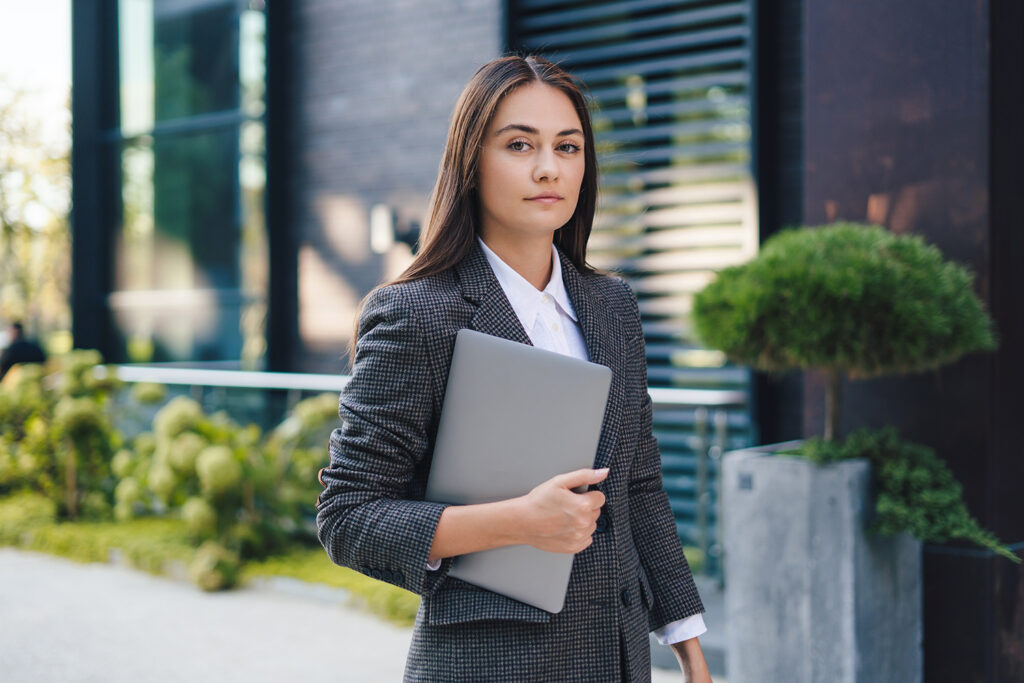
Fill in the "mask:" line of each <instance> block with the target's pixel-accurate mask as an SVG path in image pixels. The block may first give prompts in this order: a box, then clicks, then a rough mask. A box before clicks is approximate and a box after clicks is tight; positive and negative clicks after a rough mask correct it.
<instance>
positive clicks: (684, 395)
mask: <svg viewBox="0 0 1024 683" xmlns="http://www.w3.org/2000/svg"><path fill="white" fill-rule="evenodd" d="M106 367H109V368H112V369H113V370H114V373H115V375H116V376H117V378H118V379H119V380H121V381H122V382H129V383H131V382H156V383H159V384H178V385H186V386H207V387H227V388H238V389H285V390H292V391H341V390H342V389H344V388H345V385H346V384H348V380H349V376H348V375H322V374H313V373H300V372H255V371H247V370H206V369H198V368H179V367H159V366H153V365H110V366H102V365H101V366H97V368H96V373H97V376H100V377H102V376H105V373H106V369H105V368H106ZM647 391H648V393H650V395H651V402H652V403H653V404H654V405H655V406H656V407H658V408H682V407H699V406H705V407H728V406H742V405H745V404H746V403H747V394H746V392H743V391H736V390H721V389H674V388H667V387H649V388H648V390H647Z"/></svg>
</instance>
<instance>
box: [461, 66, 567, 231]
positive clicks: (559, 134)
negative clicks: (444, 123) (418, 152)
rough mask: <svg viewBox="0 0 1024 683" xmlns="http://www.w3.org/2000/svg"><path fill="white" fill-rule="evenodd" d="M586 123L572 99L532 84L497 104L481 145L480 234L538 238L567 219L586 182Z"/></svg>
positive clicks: (515, 91)
mask: <svg viewBox="0 0 1024 683" xmlns="http://www.w3.org/2000/svg"><path fill="white" fill-rule="evenodd" d="M582 128H583V126H582V125H581V124H580V118H579V116H578V115H577V114H576V109H575V108H574V107H573V105H572V101H571V100H570V99H569V97H568V96H567V95H566V94H565V93H563V92H562V91H561V90H558V89H557V88H553V87H551V86H550V85H547V84H544V83H540V82H536V81H535V82H532V83H528V84H526V85H523V86H520V87H518V88H516V89H515V90H513V91H512V92H511V93H509V94H508V95H506V96H505V98H504V99H503V100H502V101H501V103H500V104H499V105H498V110H497V112H495V114H494V118H493V119H492V120H491V123H490V125H489V126H488V127H487V131H486V132H485V133H484V141H483V148H482V149H481V150H480V164H479V176H478V178H477V186H478V196H479V198H480V219H481V232H482V234H483V236H484V237H485V238H486V237H495V238H497V239H509V238H513V239H515V238H527V239H528V238H531V237H533V238H536V237H537V236H539V235H545V234H546V235H547V236H548V237H549V238H550V236H551V234H552V233H553V232H554V231H555V230H557V229H558V228H560V227H562V226H563V225H565V223H566V221H568V220H569V218H570V217H571V216H572V214H573V212H574V211H575V210H576V203H577V201H578V200H579V196H580V185H581V184H582V183H583V172H584V156H583V131H582Z"/></svg>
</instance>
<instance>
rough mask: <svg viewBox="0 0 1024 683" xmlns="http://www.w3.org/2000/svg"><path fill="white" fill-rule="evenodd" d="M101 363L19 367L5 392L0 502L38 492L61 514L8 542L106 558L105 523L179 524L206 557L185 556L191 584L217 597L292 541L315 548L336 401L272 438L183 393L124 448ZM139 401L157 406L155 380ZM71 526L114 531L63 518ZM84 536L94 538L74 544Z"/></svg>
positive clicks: (82, 358) (304, 412)
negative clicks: (248, 567)
mask: <svg viewBox="0 0 1024 683" xmlns="http://www.w3.org/2000/svg"><path fill="white" fill-rule="evenodd" d="M101 360H102V359H101V358H100V356H99V355H98V354H96V353H95V352H89V351H76V352H73V353H72V354H68V355H67V356H65V357H63V358H60V359H55V360H54V361H53V363H51V364H50V365H49V366H47V367H46V368H42V367H40V368H38V369H36V368H32V367H31V366H25V367H24V368H18V372H17V373H15V375H14V377H12V378H11V379H10V381H5V382H4V385H3V387H0V417H2V418H3V420H2V421H0V501H2V500H4V498H5V497H6V496H9V495H10V494H13V493H15V492H17V491H23V490H24V491H29V492H35V493H34V494H33V495H34V497H33V498H27V499H26V500H36V501H39V500H42V501H49V505H50V508H47V509H52V510H53V513H52V514H50V515H49V516H46V515H41V514H40V515H35V516H33V515H29V516H28V517H27V519H28V520H29V521H19V522H18V524H17V525H15V524H14V523H13V522H11V523H9V524H6V526H4V529H6V530H7V531H0V534H7V535H4V536H2V539H0V540H2V541H3V542H5V543H14V542H17V538H18V537H20V536H21V535H24V532H25V530H26V529H29V528H31V529H33V531H32V533H31V534H30V535H31V538H32V541H31V543H32V545H31V546H30V547H36V548H38V549H46V550H50V551H53V552H58V553H60V554H65V555H68V556H71V557H76V558H78V559H93V560H105V559H106V553H107V550H106V549H105V548H108V545H107V544H106V540H105V538H104V539H99V540H97V538H96V534H97V533H100V532H99V531H97V529H98V528H101V529H102V530H103V531H102V533H103V534H108V533H112V532H111V529H113V528H124V529H132V528H136V527H135V525H138V524H146V523H149V522H154V521H158V520H156V519H154V517H158V518H165V519H164V520H160V521H171V522H173V523H174V525H175V526H174V529H175V534H176V536H175V538H176V539H177V541H176V542H181V543H183V544H184V545H186V546H188V547H190V548H192V549H193V551H194V548H195V547H196V546H200V547H203V548H205V550H204V551H203V552H202V553H200V554H197V555H196V557H194V558H193V557H192V555H193V551H190V552H189V553H188V554H187V561H189V562H190V569H191V576H192V577H193V579H194V580H195V581H196V582H197V583H199V584H200V585H201V586H202V587H204V588H206V589H209V590H213V589H218V588H224V587H230V586H231V585H233V584H234V583H235V581H236V580H237V572H238V568H239V566H240V565H241V563H242V562H247V561H251V560H253V559H258V558H263V557H267V556H269V555H271V554H273V553H277V552H281V551H282V550H283V549H285V548H287V547H289V546H290V545H291V544H293V543H294V542H295V541H296V540H298V541H304V542H307V541H311V540H312V541H314V542H315V540H316V527H315V520H314V515H315V510H314V507H313V501H314V500H315V499H316V496H317V494H318V493H319V491H320V487H319V484H318V482H317V478H316V472H317V470H318V469H319V468H320V467H321V466H322V464H323V460H324V459H325V454H324V445H325V444H326V442H327V438H328V435H329V433H330V430H331V429H333V428H334V426H335V425H336V422H337V396H336V395H333V394H324V395H322V396H317V397H315V398H311V399H308V400H306V401H302V402H301V403H299V404H298V405H296V406H295V408H294V410H293V411H292V413H291V415H290V416H289V417H288V418H287V419H285V420H284V422H283V423H282V424H281V425H280V426H279V427H278V428H277V429H275V430H274V431H273V432H272V433H270V434H268V435H266V437H264V435H263V434H262V433H261V430H260V429H259V428H258V427H256V426H255V425H248V426H241V425H238V424H236V423H234V422H233V421H232V420H231V419H230V418H229V417H228V416H227V415H226V414H225V413H215V414H212V415H208V414H206V413H205V412H204V411H203V409H202V407H201V406H200V405H199V404H198V403H197V402H196V401H194V400H192V399H190V398H188V397H184V396H179V397H177V398H173V399H171V400H170V401H169V402H168V403H167V404H166V405H164V406H163V407H162V408H161V409H160V410H158V411H157V412H156V414H155V416H154V417H153V420H152V430H153V431H152V432H142V433H140V434H137V435H136V436H135V437H134V438H133V439H131V440H130V441H129V442H128V443H125V439H124V437H123V436H122V435H121V434H120V433H119V432H118V431H117V430H116V429H115V428H114V427H113V426H112V424H113V423H112V421H111V419H110V411H111V410H113V407H114V406H115V404H117V406H118V410H119V411H123V410H131V406H130V405H129V406H125V405H124V402H123V401H120V400H118V401H115V400H114V399H115V393H116V392H118V391H120V389H121V385H120V384H119V383H118V382H117V381H115V380H112V379H109V377H112V375H113V373H102V372H100V373H97V372H96V369H97V364H98V363H99V362H101ZM131 393H132V396H133V398H134V399H136V400H151V399H155V398H156V397H158V396H163V395H164V393H165V392H164V390H163V388H162V387H159V386H157V385H150V386H147V387H145V389H144V390H133V391H132V392H131ZM70 476H73V477H74V481H75V482H76V483H75V485H74V487H72V488H73V490H74V491H75V493H74V496H73V500H74V507H73V508H72V506H71V504H70V500H71V499H69V497H68V496H67V491H68V489H69V487H68V477H70ZM17 500H21V499H20V498H18V499H17ZM36 508H38V506H36ZM73 513H77V514H73ZM15 517H17V518H18V519H19V520H20V519H22V515H20V513H19V514H18V515H15ZM73 517H74V518H77V519H85V520H97V521H104V522H106V521H107V520H111V519H114V520H116V523H110V524H109V525H108V526H106V527H96V526H90V525H88V524H73V525H71V524H69V525H61V524H57V523H54V520H57V521H59V520H62V519H70V518H73ZM40 520H43V521H45V522H46V523H41V522H40ZM0 524H3V522H0ZM40 524H41V525H40ZM76 530H80V531H82V533H83V534H85V535H86V536H87V537H88V540H87V541H83V542H81V543H79V541H78V540H77V538H76V533H77V531H76ZM125 540H126V539H122V538H117V539H116V542H118V543H120V542H122V541H125ZM112 542H113V541H112ZM89 544H94V547H91V546H90V545H89ZM133 547H134V546H133ZM122 550H123V549H122Z"/></svg>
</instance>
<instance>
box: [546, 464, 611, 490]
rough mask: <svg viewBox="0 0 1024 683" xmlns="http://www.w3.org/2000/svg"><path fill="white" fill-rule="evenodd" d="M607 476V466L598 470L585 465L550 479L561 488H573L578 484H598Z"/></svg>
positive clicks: (584, 485)
mask: <svg viewBox="0 0 1024 683" xmlns="http://www.w3.org/2000/svg"><path fill="white" fill-rule="evenodd" d="M607 476H608V468H607V467H602V468H600V469H596V470H595V469H593V468H591V467H585V468H583V469H581V470H573V471H572V472H566V473H564V474H556V475H555V476H553V477H551V479H549V480H548V481H549V482H551V483H552V484H554V485H556V486H559V487H561V488H565V489H573V488H576V487H578V486H583V487H586V486H590V485H591V484H597V483H598V482H602V481H604V479H605V477H607Z"/></svg>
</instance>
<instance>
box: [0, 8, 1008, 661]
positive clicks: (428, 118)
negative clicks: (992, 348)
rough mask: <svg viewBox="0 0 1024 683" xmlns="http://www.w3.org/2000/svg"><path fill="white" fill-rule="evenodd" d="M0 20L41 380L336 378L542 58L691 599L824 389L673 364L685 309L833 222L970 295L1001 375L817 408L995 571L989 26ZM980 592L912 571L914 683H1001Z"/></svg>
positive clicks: (1000, 16) (51, 15)
mask: <svg viewBox="0 0 1024 683" xmlns="http://www.w3.org/2000/svg"><path fill="white" fill-rule="evenodd" d="M0 17H2V21H0V217H2V233H0V244H2V253H0V322H9V321H14V320H20V321H23V322H24V324H25V328H26V332H27V336H29V337H32V338H35V339H38V340H39V341H40V343H41V345H42V346H43V347H44V348H45V349H46V350H47V351H48V352H49V353H50V354H60V353H63V352H66V351H69V350H70V349H72V348H88V349H96V350H98V351H99V352H100V353H101V354H102V355H103V357H104V358H105V359H106V361H107V362H110V363H116V364H119V365H121V366H123V367H133V366H144V367H147V368H176V369H187V370H245V371H254V372H263V373H266V372H286V373H316V374H326V375H335V376H338V375H342V374H344V372H345V371H346V369H347V356H346V353H347V351H346V349H347V345H348V343H349V341H350V335H351V334H352V330H353V323H354V316H355V313H356V309H357V306H358V304H359V302H360V300H361V299H362V297H363V296H364V295H365V294H366V293H367V292H368V291H369V290H370V289H371V288H372V287H374V286H375V285H376V284H378V283H380V282H381V281H383V280H386V279H388V278H390V277H393V276H395V275H397V274H398V273H399V272H400V271H401V270H402V269H403V268H404V267H405V265H407V264H408V263H409V261H410V259H411V258H412V254H413V248H414V245H415V240H416V236H417V234H418V230H419V227H420V225H421V224H422V221H423V218H424V213H425V210H426V206H427V201H428V197H429V193H430V190H431V188H432V186H433V182H434V179H435V177H436V173H437V166H438V163H439V160H440V156H441V151H442V146H443V144H444V139H445V135H446V132H447V124H448V118H449V115H450V113H451V110H452V107H453V106H454V104H455V101H456V98H457V97H458V94H459V93H460V91H461V89H462V87H463V86H464V85H465V83H466V81H467V80H468V79H469V78H470V76H472V74H473V73H474V71H475V70H476V68H477V67H478V66H479V65H481V64H482V63H484V62H486V61H488V60H490V59H492V58H494V57H496V56H499V55H501V54H503V53H505V52H507V51H510V50H514V51H521V52H538V53H541V54H543V55H545V56H547V57H548V58H551V59H554V60H558V61H560V62H561V63H562V64H563V65H564V66H566V67H567V68H569V69H570V70H571V71H573V72H574V73H576V74H577V75H579V76H580V77H582V79H583V80H584V81H585V82H586V83H587V84H588V85H589V87H590V90H591V95H592V98H593V117H594V126H595V131H596V136H597V144H598V153H599V159H600V165H601V192H602V194H601V200H600V203H599V214H598V217H597V219H596V223H595V230H594V235H593V238H592V240H591V257H590V259H591V262H592V263H593V264H594V265H596V266H598V267H601V268H608V269H614V270H617V271H618V272H621V273H622V274H623V275H624V276H626V277H627V278H628V279H629V281H630V283H631V284H632V286H633V288H634V289H635V290H636V291H637V293H638V296H639V300H640V307H641V313H642V316H643V323H644V334H645V337H646V341H647V352H648V363H649V376H650V384H651V387H652V389H653V390H655V391H657V390H679V391H683V392H687V391H696V392H701V393H675V394H660V398H659V399H658V400H656V404H657V406H658V409H657V411H656V416H655V420H656V424H655V429H656V434H657V436H658V439H659V443H660V445H661V447H662V454H663V461H664V479H665V485H666V489H667V490H668V491H669V494H670V497H671V499H672V505H673V511H674V512H675V514H676V519H677V528H678V530H679V533H680V537H681V538H682V539H683V541H684V543H685V544H686V545H687V546H688V548H692V549H695V555H694V556H695V557H697V558H698V562H697V564H698V565H699V567H700V569H701V571H702V572H704V573H705V574H706V576H707V577H709V579H710V580H713V581H718V580H719V579H720V572H719V567H718V558H719V555H720V547H719V542H718V538H717V531H716V529H717V524H716V520H717V515H718V510H717V494H716V491H717V485H716V476H717V471H718V461H719V458H720V456H721V454H722V452H724V451H725V450H730V449H735V448H741V447H744V446H748V445H751V444H753V443H770V442H776V441H783V440H787V439H793V438H800V437H804V436H808V435H811V434H814V433H818V432H820V430H821V423H822V421H823V419H824V415H823V411H822V404H823V401H822V396H823V392H824V385H823V383H822V380H821V378H820V377H816V376H814V375H812V374H808V375H802V374H799V373H793V374H790V375H785V376H782V377H768V376H764V375H761V374H759V373H754V372H752V371H750V370H749V369H747V368H744V367H740V366H736V365H733V364H731V363H729V362H728V361H727V360H726V359H725V358H724V357H723V356H722V354H721V353H719V352H717V351H712V350H709V349H705V348H702V347H701V346H700V344H698V343H697V342H696V341H695V338H694V335H693V332H692V328H691V323H690V310H691V305H692V299H693V295H694V293H695V292H697V291H699V290H700V289H701V288H703V287H704V286H705V285H706V284H707V283H708V282H709V281H710V280H711V279H712V278H713V275H714V272H715V271H716V270H717V269H721V268H723V267H725V266H728V265H731V264H736V263H742V262H744V261H747V260H749V259H750V258H752V257H753V256H754V255H756V254H757V252H758V249H759V245H760V244H761V243H763V242H764V240H766V239H768V238H769V237H770V236H772V235H773V234H775V233H777V232H778V231H779V230H781V229H782V228H784V227H786V226H795V225H801V224H820V223H825V222H831V221H836V220H859V221H866V222H872V223H878V224H881V225H884V226H886V227H887V228H889V229H890V230H892V231H894V232H901V233H902V232H909V233H915V234H920V235H922V236H924V237H925V238H926V239H927V240H928V241H929V242H931V243H933V244H936V245H937V246H939V247H940V248H941V249H942V251H943V252H944V253H945V254H946V255H947V256H948V257H950V258H953V259H956V260H958V261H960V262H962V263H964V264H966V265H968V266H969V267H970V268H972V270H973V271H974V272H975V273H976V274H977V281H976V286H977V289H978V294H979V296H981V297H982V299H983V300H984V301H985V302H986V305H987V306H988V307H989V309H990V311H991V312H992V315H993V317H994V318H995V319H996V322H997V327H998V329H999V330H1000V333H1001V348H1000V351H999V352H998V353H996V354H992V355H991V356H985V357H978V356H975V357H972V358H969V359H966V360H964V361H963V362H960V363H957V364H955V365H953V366H952V367H951V368H949V369H947V370H943V371H941V372H935V373H930V374H928V375H919V376H913V377H910V378H903V379H898V380H897V379H886V380H872V381H867V382H859V383H856V384H849V385H848V386H847V387H846V388H845V392H846V397H847V398H846V401H847V405H848V407H849V408H848V413H850V415H851V420H852V419H854V417H855V419H856V421H857V423H866V424H883V423H884V424H896V425H898V426H899V427H900V428H901V430H903V431H904V432H905V433H906V434H907V435H908V436H910V437H912V438H914V439H915V440H917V441H920V442H922V443H926V444H929V445H931V446H932V447H934V448H936V449H937V450H938V452H939V453H940V455H941V456H942V457H943V458H944V459H945V460H946V461H947V462H948V463H949V465H950V467H951V468H952V469H953V471H954V472H955V473H956V475H957V477H958V479H959V480H960V481H961V482H963V483H964V486H965V497H966V499H967V501H968V504H969V506H970V507H971V509H972V510H973V511H975V514H976V515H977V516H978V517H979V518H980V519H981V520H982V521H983V523H985V524H986V525H988V527H989V528H992V529H993V530H994V531H995V532H996V533H997V534H998V535H1000V536H1001V537H1004V538H1007V539H1008V540H1009V541H1010V542H1013V541H1017V540H1020V538H1019V537H1020V535H1021V527H1020V520H1021V519H1024V502H1022V501H1024V498H1022V497H1021V496H1019V493H1018V489H1019V485H1020V481H1021V480H1022V479H1021V478H1020V475H1022V474H1024V471H1022V466H1021V465H1020V460H1021V458H1020V448H1019V445H1017V444H1018V442H1017V440H1016V438H1015V437H1016V434H1017V430H1016V429H1014V427H1015V426H1016V422H1017V421H1018V420H1019V418H1018V417H1016V415H1015V412H1016V410H1017V409H1018V408H1019V406H1020V405H1021V400H1020V397H1019V391H1020V386H1021V382H1024V361H1022V357H1021V355H1020V353H1019V349H1020V348H1021V347H1020V343H1021V342H1024V330H1022V322H1021V315H1020V311H1021V308H1020V302H1021V301H1022V300H1024V299H1022V297H1024V284H1022V276H1021V271H1022V268H1021V259H1022V255H1024V248H1022V245H1021V237H1020V234H1021V231H1020V228H1021V225H1022V224H1024V209H1022V204H1021V200H1020V179H1021V178H1024V129H1022V128H1021V127H1020V121H1021V120H1024V103H1022V97H1024V95H1022V92H1024V87H1022V86H1024V83H1022V81H1021V73H1024V69H1022V67H1024V58H1022V53H1021V46H1020V43H1021V41H1020V37H1021V35H1024V17H1022V13H1021V10H1020V8H1019V7H1018V6H1016V5H1014V4H1013V3H1002V2H1000V1H999V0H979V1H978V2H973V3H967V2H957V1H955V0H943V1H941V2H938V3H936V2H924V1H923V0H912V1H910V2H903V3H898V4H892V3H885V2H881V0H867V1H866V2H859V3H849V2H842V1H840V0H820V1H815V2H810V1H803V0H777V1H776V2H765V1H758V0H597V1H593V2H582V1H576V0H430V1H420V2H416V1H414V0H376V1H373V2H370V1H362V0H345V1H331V0H294V1H292V2H284V0H266V1H265V2H264V1H263V0H246V1H239V0H88V1H87V0H80V1H79V2H74V3H72V2H70V1H69V0H63V1H61V0H36V1H35V2H32V3H24V2H15V1H14V0H0ZM0 341H2V342H4V345H5V344H6V341H7V340H6V339H0ZM192 377H193V378H192V379H189V380H187V381H185V380H182V382H183V384H187V385H188V386H190V387H193V395H197V396H202V397H203V399H204V400H206V401H217V400H219V401H222V402H225V404H226V403H229V402H230V401H229V397H228V394H226V393H225V391H227V390H226V389H224V387H223V386H221V387H220V388H219V389H218V390H217V391H219V392H220V393H216V392H215V393H214V394H213V398H211V397H210V395H207V394H203V393H202V392H203V391H204V389H203V388H202V387H203V386H205V385H204V382H208V381H209V380H207V379H204V377H209V376H206V375H193V376H192ZM296 386H298V389H295V391H299V392H300V393H301V392H306V393H308V390H309V387H305V388H304V386H305V385H296ZM195 387H199V388H200V389H199V394H196V391H195V389H194V388H195ZM285 388H286V387H285ZM235 389H237V387H236V388H235ZM277 390H283V389H282V387H277V389H274V386H273V383H272V382H270V381H269V380H268V381H267V383H266V385H265V386H264V388H263V389H259V388H258V387H257V389H256V390H253V389H248V390H246V391H247V392H248V393H246V394H245V395H246V398H244V399H238V400H237V404H238V405H240V406H241V407H240V408H239V410H243V411H244V410H250V411H256V412H257V413H259V411H261V410H264V409H265V402H266V401H270V400H272V399H273V397H274V396H277V395H278V394H279V393H280V392H279V391H278V394H275V391H277ZM295 398H296V397H294V396H293V397H292V399H290V400H291V404H294V399H295ZM278 399H280V396H278ZM267 419H269V418H267ZM688 553H689V551H688ZM996 562H997V560H995V559H994V558H992V557H991V556H989V555H984V554H977V553H975V554H972V553H971V552H968V551H966V550H964V551H963V552H958V551H957V549H956V548H942V549H938V548H929V547H926V548H925V564H924V575H923V581H924V586H923V590H924V616H925V622H924V624H925V636H924V643H925V650H924V652H925V672H926V680H950V681H953V680H956V681H967V680H972V681H973V680H977V681H982V680H984V681H1007V680H1022V679H1021V678H1013V676H1018V675H1019V676H1022V677H1024V659H1022V658H1024V655H1022V654H1021V643H1022V642H1024V578H1022V574H1021V572H1020V571H1019V570H1012V569H1010V568H1008V567H1006V566H1005V565H999V564H997V563H996ZM709 585H711V584H709ZM882 618H884V617H882ZM709 622H713V617H712V618H711V619H709ZM713 628H714V627H713V625H712V629H713Z"/></svg>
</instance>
